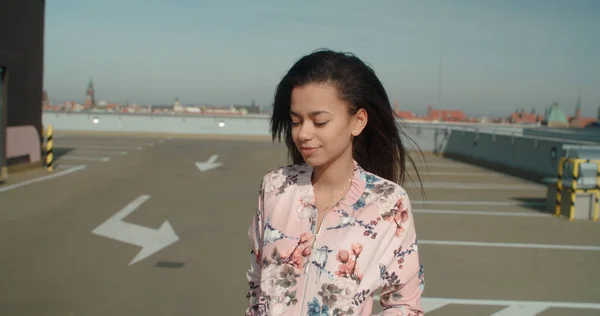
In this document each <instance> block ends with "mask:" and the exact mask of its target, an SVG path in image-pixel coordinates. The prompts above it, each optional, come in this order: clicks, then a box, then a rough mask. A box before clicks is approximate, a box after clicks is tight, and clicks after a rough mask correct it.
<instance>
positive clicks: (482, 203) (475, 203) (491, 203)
mask: <svg viewBox="0 0 600 316" xmlns="http://www.w3.org/2000/svg"><path fill="white" fill-rule="evenodd" d="M410 203H411V204H424V205H473V206H543V205H546V203H544V202H518V201H514V202H513V201H427V200H412V201H410Z"/></svg>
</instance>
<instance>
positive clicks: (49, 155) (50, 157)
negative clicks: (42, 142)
mask: <svg viewBox="0 0 600 316" xmlns="http://www.w3.org/2000/svg"><path fill="white" fill-rule="evenodd" d="M53 147H54V144H53V140H52V125H48V129H47V130H46V168H47V169H48V171H52V170H54V165H53V163H54V153H53V152H52V150H53Z"/></svg>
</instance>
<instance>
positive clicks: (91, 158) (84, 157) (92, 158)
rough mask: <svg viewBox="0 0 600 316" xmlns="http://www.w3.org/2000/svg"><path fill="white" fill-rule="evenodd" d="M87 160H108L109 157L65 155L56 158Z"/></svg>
mask: <svg viewBox="0 0 600 316" xmlns="http://www.w3.org/2000/svg"><path fill="white" fill-rule="evenodd" d="M63 159H66V160H89V161H102V162H107V161H110V157H87V156H72V155H65V156H61V157H59V158H58V160H63Z"/></svg>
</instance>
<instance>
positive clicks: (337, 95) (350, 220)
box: [246, 50, 424, 316]
mask: <svg viewBox="0 0 600 316" xmlns="http://www.w3.org/2000/svg"><path fill="white" fill-rule="evenodd" d="M271 132H272V135H273V140H275V138H278V139H279V140H281V136H282V135H283V136H284V138H285V143H286V145H287V148H288V150H289V154H290V156H291V158H292V160H293V163H294V164H293V165H289V166H284V167H280V168H278V169H275V170H272V171H271V172H269V173H267V174H266V175H265V176H264V178H263V180H262V184H261V188H260V191H259V198H258V210H257V212H256V214H255V216H254V219H253V221H252V224H251V225H250V229H249V237H250V240H251V244H252V251H251V253H252V259H251V266H250V268H249V270H248V273H247V277H248V281H249V284H250V290H249V292H248V296H247V297H248V299H249V307H248V309H247V310H246V315H310V316H313V315H315V316H316V315H319V316H321V315H371V312H372V306H373V300H374V299H375V297H374V296H375V295H377V293H376V292H377V291H378V290H381V292H380V293H379V295H378V296H379V300H380V302H381V304H382V306H383V308H384V312H383V315H423V311H422V308H421V303H420V299H421V293H422V291H423V286H424V278H423V271H422V269H421V265H420V262H419V254H418V249H417V239H416V233H415V225H414V222H413V217H412V213H411V206H410V202H409V198H408V196H407V194H406V191H405V190H404V189H403V188H402V187H401V185H402V183H403V181H404V179H405V176H406V171H405V170H406V169H405V161H406V160H407V159H410V158H409V157H408V154H407V153H406V150H405V147H404V145H403V142H402V140H401V138H400V133H401V131H400V130H399V128H398V125H397V123H396V121H395V117H394V114H393V110H392V107H391V105H390V102H389V99H388V97H387V94H386V92H385V89H384V88H383V86H382V84H381V82H380V81H379V79H378V78H377V76H376V75H375V73H374V71H373V70H372V69H371V68H369V67H368V66H367V65H365V64H364V63H363V62H362V61H361V60H360V59H358V58H357V57H354V56H352V55H349V54H344V53H338V52H333V51H328V50H320V51H316V52H314V53H312V54H310V55H307V56H304V57H303V58H301V59H300V60H299V61H297V62H296V63H295V64H294V65H293V66H292V68H291V69H290V70H289V71H288V73H287V74H286V75H285V76H284V77H283V79H282V80H281V82H280V84H279V85H278V87H277V91H276V93H275V102H274V108H273V116H272V119H271ZM411 161H412V160H411Z"/></svg>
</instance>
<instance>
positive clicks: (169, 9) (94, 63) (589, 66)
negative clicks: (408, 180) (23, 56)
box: [44, 0, 600, 117]
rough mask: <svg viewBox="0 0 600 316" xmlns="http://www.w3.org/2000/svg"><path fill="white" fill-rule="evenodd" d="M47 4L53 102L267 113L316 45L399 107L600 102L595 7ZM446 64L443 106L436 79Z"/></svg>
mask: <svg viewBox="0 0 600 316" xmlns="http://www.w3.org/2000/svg"><path fill="white" fill-rule="evenodd" d="M260 4H261V5H260V6H259V5H257V4H256V3H248V2H240V1H238V2H233V1H231V2H215V3H210V4H205V3H198V2H195V1H190V0H182V1H179V2H178V3H174V2H173V3H171V2H167V1H143V2H142V1H141V0H130V1H127V2H119V3H117V1H115V0H106V1H102V2H100V1H89V0H81V1H73V0H55V1H49V2H47V3H46V39H45V60H44V63H45V67H44V68H45V70H44V71H45V73H44V89H45V90H46V91H47V92H48V95H49V97H50V100H51V101H52V102H53V103H57V102H63V101H65V100H73V101H79V102H82V101H83V99H84V97H85V90H86V86H87V83H88V80H89V79H90V78H93V80H94V85H95V88H96V100H97V101H100V100H106V101H107V102H119V103H120V102H131V103H139V104H146V103H151V104H172V103H173V102H174V100H175V97H179V100H180V101H181V102H182V103H185V104H205V103H206V104H215V105H225V104H250V103H251V102H252V100H254V101H255V102H256V103H257V104H260V105H262V106H269V105H270V103H271V102H272V98H273V92H274V90H275V86H276V85H277V83H278V81H279V79H280V78H281V76H282V75H283V74H284V73H285V72H286V71H287V69H289V67H290V66H291V65H292V64H293V63H294V61H296V60H297V59H298V58H300V57H301V56H302V55H304V54H307V53H310V52H312V51H314V50H315V49H318V48H330V49H334V50H342V51H350V52H353V53H355V54H356V55H357V56H358V57H360V58H362V59H363V60H365V61H366V62H367V63H369V64H370V65H371V66H372V67H373V68H374V69H375V71H376V72H377V74H378V76H379V78H380V79H381V80H382V82H383V84H384V85H385V87H386V90H387V92H388V94H389V96H390V99H391V100H392V102H395V101H398V102H399V103H400V107H401V109H403V110H411V111H416V112H423V111H425V107H426V105H427V104H432V105H433V106H434V108H444V109H461V110H463V111H465V112H466V113H467V114H469V115H491V116H495V115H507V114H508V113H510V112H511V111H514V110H515V109H517V108H519V109H520V108H524V109H525V110H526V111H527V112H529V111H530V109H531V107H532V106H535V108H536V112H537V113H543V111H544V107H545V106H546V105H549V104H551V103H552V102H554V101H556V102H558V103H559V104H560V105H561V108H562V109H563V110H564V111H565V113H566V114H567V115H572V114H573V112H574V109H575V104H576V101H577V97H578V96H581V99H582V107H583V114H584V115H585V116H593V117H595V116H596V114H597V109H598V106H599V105H600V42H598V41H597V40H596V35H595V32H594V30H599V29H600V21H599V20H598V19H596V18H595V17H597V16H598V14H599V13H600V2H597V1H593V0H573V1H568V2H567V1H559V0H531V1H525V2H521V1H516V0H507V1H497V2H491V1H489V2H485V4H484V2H483V1H475V0H471V1H466V0H465V1H453V2H452V3H450V2H446V1H443V0H435V1H434V0H430V1H419V2H404V1H378V2H376V3H375V2H374V3H366V2H361V1H344V2H343V3H342V2H340V3H334V2H326V3H321V2H316V1H313V2H311V1H304V2H302V3H285V4H284V3H280V2H275V1H263V2H260ZM440 56H443V62H442V65H443V66H442V68H441V70H442V72H441V74H442V75H441V78H442V85H441V87H442V99H441V101H442V102H441V104H438V103H439V102H438V80H439V78H440V76H439V70H440V67H439V66H440Z"/></svg>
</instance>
